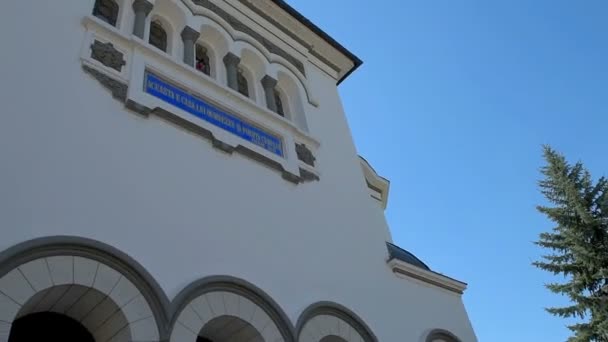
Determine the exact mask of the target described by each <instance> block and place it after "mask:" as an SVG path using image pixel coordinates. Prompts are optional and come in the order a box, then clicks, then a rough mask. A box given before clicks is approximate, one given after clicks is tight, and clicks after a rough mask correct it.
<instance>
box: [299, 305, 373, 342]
mask: <svg viewBox="0 0 608 342" xmlns="http://www.w3.org/2000/svg"><path fill="white" fill-rule="evenodd" d="M296 332H297V336H298V341H301V342H318V341H324V342H325V339H328V340H329V341H336V342H337V341H340V339H343V340H345V341H348V342H378V339H377V338H376V336H375V335H374V333H373V332H372V331H371V329H370V328H369V327H368V326H367V324H365V322H364V321H363V320H362V319H361V318H359V316H358V315H356V314H355V313H354V312H352V311H350V310H349V309H347V308H346V307H344V306H342V305H340V304H337V303H333V302H319V303H315V304H312V305H311V306H309V307H308V308H307V309H305V310H304V311H303V312H302V314H301V315H300V318H299V319H298V324H297V326H296ZM332 338H333V339H332ZM337 338H339V339H337ZM336 339H337V340H336Z"/></svg>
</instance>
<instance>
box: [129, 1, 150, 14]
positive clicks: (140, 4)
mask: <svg viewBox="0 0 608 342" xmlns="http://www.w3.org/2000/svg"><path fill="white" fill-rule="evenodd" d="M153 7H154V4H152V3H151V2H150V1H148V0H135V1H133V10H134V11H135V13H137V12H143V13H144V14H145V15H146V16H148V14H150V11H152V8H153Z"/></svg>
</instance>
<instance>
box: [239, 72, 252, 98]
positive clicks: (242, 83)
mask: <svg viewBox="0 0 608 342" xmlns="http://www.w3.org/2000/svg"><path fill="white" fill-rule="evenodd" d="M236 81H237V84H238V87H239V89H238V90H239V93H241V94H243V95H245V96H247V97H249V84H248V83H247V78H245V76H244V75H243V71H241V70H239V72H238V73H237V75H236Z"/></svg>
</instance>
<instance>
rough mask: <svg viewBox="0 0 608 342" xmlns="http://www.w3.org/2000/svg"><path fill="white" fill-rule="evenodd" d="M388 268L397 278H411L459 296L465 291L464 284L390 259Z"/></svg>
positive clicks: (465, 286) (465, 285)
mask: <svg viewBox="0 0 608 342" xmlns="http://www.w3.org/2000/svg"><path fill="white" fill-rule="evenodd" d="M388 266H389V267H390V268H391V270H392V271H393V273H395V275H397V276H398V277H401V278H413V279H415V280H419V281H422V282H424V283H427V284H430V285H433V286H436V287H439V288H442V289H444V290H448V291H450V292H454V293H457V294H459V295H461V294H463V293H464V291H465V290H466V289H467V284H466V283H463V282H461V281H458V280H455V279H452V278H450V277H446V276H444V275H442V274H439V273H435V272H433V271H427V270H424V269H422V268H420V267H416V266H414V265H411V264H408V263H406V262H403V261H401V260H397V259H391V260H389V261H388Z"/></svg>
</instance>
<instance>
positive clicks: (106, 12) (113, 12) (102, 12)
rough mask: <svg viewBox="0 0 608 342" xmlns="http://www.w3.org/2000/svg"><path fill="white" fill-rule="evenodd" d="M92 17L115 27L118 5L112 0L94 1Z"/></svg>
mask: <svg viewBox="0 0 608 342" xmlns="http://www.w3.org/2000/svg"><path fill="white" fill-rule="evenodd" d="M93 15H94V16H96V17H97V18H99V19H101V20H103V21H105V22H106V23H108V24H110V25H112V26H116V21H117V20H118V4H117V3H116V1H114V0H95V7H93Z"/></svg>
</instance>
